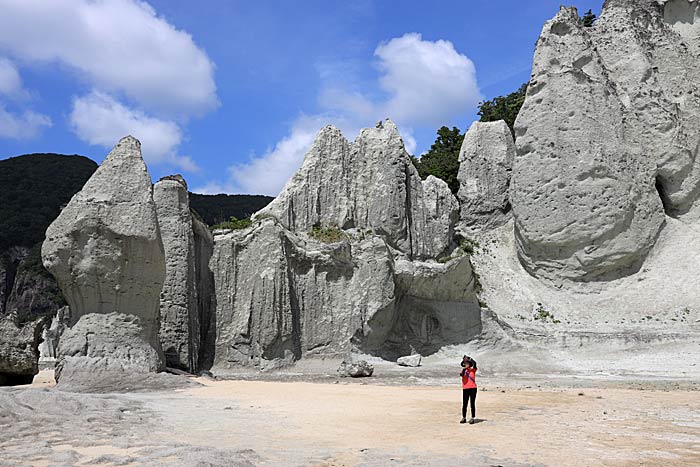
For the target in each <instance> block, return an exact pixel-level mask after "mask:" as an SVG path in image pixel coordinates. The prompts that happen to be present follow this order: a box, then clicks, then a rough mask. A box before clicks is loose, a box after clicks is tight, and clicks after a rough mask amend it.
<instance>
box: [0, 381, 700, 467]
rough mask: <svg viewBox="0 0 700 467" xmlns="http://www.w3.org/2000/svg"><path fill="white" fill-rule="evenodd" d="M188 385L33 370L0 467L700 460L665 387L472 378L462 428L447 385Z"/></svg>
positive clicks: (685, 415)
mask: <svg viewBox="0 0 700 467" xmlns="http://www.w3.org/2000/svg"><path fill="white" fill-rule="evenodd" d="M197 381H199V382H200V383H201V384H202V386H200V387H196V388H192V389H185V390H176V391H159V392H144V393H129V394H109V395H91V394H71V393H63V392H60V391H55V390H42V389H37V387H39V388H42V387H43V388H46V387H47V386H51V384H50V383H47V381H46V380H45V379H44V380H43V381H42V380H41V379H39V378H38V379H37V380H36V381H35V383H34V386H33V387H27V388H26V389H20V388H15V389H13V390H10V391H9V392H7V394H8V396H10V397H9V398H6V399H1V398H0V408H2V407H3V405H2V404H3V402H2V401H3V400H5V401H6V402H4V403H5V407H6V409H5V410H10V412H11V414H10V419H9V423H8V424H5V425H3V426H2V427H0V428H2V429H1V430H0V432H2V435H3V436H2V439H0V454H2V455H0V465H2V466H3V467H4V466H6V465H7V466H11V467H16V466H19V465H22V466H24V465H27V466H37V467H39V466H41V467H45V466H49V465H52V466H60V467H68V466H74V465H75V466H88V465H89V466H117V465H120V466H127V467H135V466H149V467H150V466H161V465H170V466H187V467H189V466H198V465H202V466H204V465H206V466H217V467H218V466H222V467H223V466H229V465H242V466H243V465H261V466H306V465H311V466H348V467H349V466H363V467H368V466H385V465H390V466H400V465H410V466H416V467H418V466H456V465H459V466H461V465H469V466H474V467H482V466H485V467H491V466H498V465H501V466H504V467H506V466H507V467H527V466H557V467H567V466H571V467H579V466H590V467H594V466H595V467H598V466H606V467H632V466H635V467H636V466H645V467H646V466H649V467H655V466H668V467H671V466H672V467H698V466H700V394H699V393H698V391H693V390H686V389H673V386H674V385H673V384H670V385H668V386H664V385H656V386H653V387H657V388H662V389H648V388H647V389H645V390H638V389H624V388H619V387H606V388H605V389H602V388H601V387H602V386H603V383H596V382H591V385H598V386H599V388H583V389H582V388H580V387H577V388H570V387H569V388H566V387H561V388H556V387H555V388H551V387H547V388H544V387H543V388H537V387H536V384H533V386H535V387H534V388H530V387H528V386H526V384H528V383H522V382H520V383H519V382H516V381H511V382H509V383H508V384H505V385H504V384H502V382H500V381H499V382H496V380H492V379H489V378H486V377H483V378H481V379H480V380H479V382H480V385H481V389H480V392H479V395H478V398H477V418H478V419H479V420H480V421H479V423H477V424H475V425H461V424H459V423H458V422H459V418H460V414H459V411H460V403H461V402H460V399H461V393H460V389H459V385H458V383H455V384H454V385H451V386H449V387H448V386H418V385H416V386H381V385H377V384H376V383H375V384H372V383H370V384H363V381H361V380H345V379H341V380H339V382H338V383H337V384H333V383H332V382H331V383H328V382H324V383H319V382H316V383H311V382H269V381H212V380H207V379H197ZM419 384H420V383H419ZM496 384H498V385H499V386H497V385H496ZM650 387H652V386H650ZM664 388H668V390H664ZM502 390H503V391H505V392H501V391H502ZM31 391H33V392H31ZM579 393H582V394H583V395H579ZM22 394H26V396H22ZM0 396H2V391H0ZM12 401H16V402H12ZM66 408H67V409H68V410H66ZM12 414H15V415H12ZM2 415H3V414H2V413H0V425H2V423H1V422H2V419H3V418H2ZM13 417H14V418H13ZM12 420H15V421H12ZM20 421H21V422H20ZM20 460H21V462H20ZM3 461H6V462H3Z"/></svg>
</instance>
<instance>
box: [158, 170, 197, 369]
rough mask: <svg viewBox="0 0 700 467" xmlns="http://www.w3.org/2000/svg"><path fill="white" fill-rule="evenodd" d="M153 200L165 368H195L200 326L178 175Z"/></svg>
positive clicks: (189, 230) (160, 183)
mask: <svg viewBox="0 0 700 467" xmlns="http://www.w3.org/2000/svg"><path fill="white" fill-rule="evenodd" d="M153 201H154V202H155V203H156V209H157V212H158V225H159V227H160V232H161V237H162V239H163V249H164V252H165V258H166V261H165V282H164V284H163V290H162V291H161V294H160V333H159V335H160V343H161V346H162V347H163V354H164V355H165V363H166V365H167V366H170V367H174V368H181V369H183V370H187V371H190V372H194V371H196V369H197V360H198V357H199V346H200V330H201V323H200V317H199V313H197V288H196V285H195V280H196V278H195V270H194V267H195V258H194V254H195V251H194V231H193V230H192V216H191V214H190V206H189V202H188V197H187V183H185V180H184V179H183V178H182V177H181V176H180V175H174V176H168V177H165V178H161V179H160V181H158V183H156V184H155V186H154V187H153Z"/></svg>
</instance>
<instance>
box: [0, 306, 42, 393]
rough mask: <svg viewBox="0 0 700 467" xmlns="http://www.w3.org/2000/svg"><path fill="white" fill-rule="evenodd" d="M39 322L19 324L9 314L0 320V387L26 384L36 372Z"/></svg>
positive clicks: (15, 317) (40, 327) (14, 317)
mask: <svg viewBox="0 0 700 467" xmlns="http://www.w3.org/2000/svg"><path fill="white" fill-rule="evenodd" d="M41 329H42V323H41V320H37V321H32V322H29V323H24V324H19V322H18V319H17V315H16V314H14V313H12V314H9V315H6V316H2V317H0V337H1V338H0V386H4V385H14V384H29V383H31V382H32V379H33V378H34V375H35V374H37V373H38V372H39V365H38V361H39V351H38V346H39V342H40V340H41Z"/></svg>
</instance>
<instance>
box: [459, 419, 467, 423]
mask: <svg viewBox="0 0 700 467" xmlns="http://www.w3.org/2000/svg"><path fill="white" fill-rule="evenodd" d="M459 423H467V419H466V418H463V419H462V420H460V421H459Z"/></svg>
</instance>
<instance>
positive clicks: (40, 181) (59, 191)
mask: <svg viewBox="0 0 700 467" xmlns="http://www.w3.org/2000/svg"><path fill="white" fill-rule="evenodd" d="M95 169H97V164H96V163H95V162H93V161H91V160H90V159H88V158H87V157H83V156H77V155H76V156H63V155H59V154H28V155H26V156H18V157H13V158H10V159H5V160H1V161H0V186H2V190H0V251H3V250H5V249H6V248H8V247H10V246H26V247H32V246H33V245H35V244H36V243H38V242H42V241H43V240H44V233H45V232H46V228H47V227H48V226H49V224H51V222H53V220H54V219H55V218H56V217H57V216H58V213H59V212H60V211H61V207H62V206H63V205H65V204H67V203H68V201H70V199H71V197H72V196H73V195H74V194H75V193H77V192H78V191H80V189H81V188H82V187H83V185H84V184H85V182H86V181H87V180H88V178H90V176H91V175H92V174H93V172H94V171H95Z"/></svg>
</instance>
